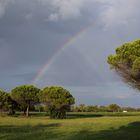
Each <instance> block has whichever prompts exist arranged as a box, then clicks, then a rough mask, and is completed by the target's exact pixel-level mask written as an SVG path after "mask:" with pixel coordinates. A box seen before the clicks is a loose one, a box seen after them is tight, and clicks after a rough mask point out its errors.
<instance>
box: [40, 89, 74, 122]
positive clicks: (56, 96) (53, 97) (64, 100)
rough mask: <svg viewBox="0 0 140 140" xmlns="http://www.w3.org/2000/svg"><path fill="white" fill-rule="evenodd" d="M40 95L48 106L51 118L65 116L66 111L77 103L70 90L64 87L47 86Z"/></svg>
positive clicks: (41, 99)
mask: <svg viewBox="0 0 140 140" xmlns="http://www.w3.org/2000/svg"><path fill="white" fill-rule="evenodd" d="M39 97H40V101H41V102H43V103H45V104H46V106H47V107H48V110H49V113H50V117H51V118H61V119H63V118H65V117H66V112H67V111H69V110H70V106H71V105H72V104H74V103H75V100H74V97H73V96H72V95H71V94H70V92H69V91H67V90H66V89H64V88H62V87H46V88H44V89H43V90H42V91H41V92H40V94H39Z"/></svg>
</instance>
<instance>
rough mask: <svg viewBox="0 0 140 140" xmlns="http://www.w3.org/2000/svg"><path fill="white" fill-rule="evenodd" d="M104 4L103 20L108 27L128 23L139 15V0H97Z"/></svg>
mask: <svg viewBox="0 0 140 140" xmlns="http://www.w3.org/2000/svg"><path fill="white" fill-rule="evenodd" d="M96 1H98V2H99V3H101V4H102V6H103V11H102V13H101V18H102V22H103V23H104V24H105V26H106V27H112V26H116V25H128V24H130V23H129V22H135V21H136V20H139V19H137V18H136V17H138V15H139V6H140V1H139V0H116V1H115V0H96Z"/></svg>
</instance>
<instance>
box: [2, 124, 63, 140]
mask: <svg viewBox="0 0 140 140" xmlns="http://www.w3.org/2000/svg"><path fill="white" fill-rule="evenodd" d="M59 126H61V124H60V123H52V124H48V125H42V124H39V125H36V126H30V125H26V126H13V125H1V126H0V140H28V139H31V140H44V139H47V140H50V139H53V138H56V137H58V133H55V131H54V129H55V128H57V127H59Z"/></svg>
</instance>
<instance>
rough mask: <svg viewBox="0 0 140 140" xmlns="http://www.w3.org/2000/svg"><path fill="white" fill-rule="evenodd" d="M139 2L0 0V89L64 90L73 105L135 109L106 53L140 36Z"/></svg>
mask: <svg viewBox="0 0 140 140" xmlns="http://www.w3.org/2000/svg"><path fill="white" fill-rule="evenodd" d="M139 7H140V1H139V0H0V88H1V89H4V90H7V91H9V90H10V89H12V88H14V87H15V86H17V85H22V84H36V85H37V86H38V87H40V88H42V87H44V86H48V85H60V86H64V87H66V88H68V89H69V90H70V91H71V93H72V94H73V96H74V97H76V101H77V104H80V103H85V104H94V105H95V104H100V105H106V104H110V103H117V104H120V105H123V106H136V107H140V102H139V100H140V94H139V93H138V91H136V90H134V89H132V88H131V87H129V86H128V85H127V84H125V83H123V82H122V80H121V78H120V77H119V76H118V75H116V73H115V72H113V71H111V70H110V68H109V65H108V64H107V62H106V58H107V56H108V55H109V54H111V53H114V49H115V48H116V47H118V46H120V45H121V44H122V43H124V42H129V41H132V40H135V39H138V38H140V31H139V25H140V9H139Z"/></svg>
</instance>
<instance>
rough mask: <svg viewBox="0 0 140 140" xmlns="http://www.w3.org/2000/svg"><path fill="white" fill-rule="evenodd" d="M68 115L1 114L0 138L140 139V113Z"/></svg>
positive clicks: (40, 139) (13, 139)
mask: <svg viewBox="0 0 140 140" xmlns="http://www.w3.org/2000/svg"><path fill="white" fill-rule="evenodd" d="M68 118H69V119H65V120H51V119H49V118H48V117H46V116H44V115H43V114H42V116H39V115H38V114H36V115H32V116H31V117H29V118H25V117H22V116H18V117H8V116H5V117H0V140H29V139H31V140H139V139H140V133H139V130H140V113H69V114H68Z"/></svg>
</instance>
